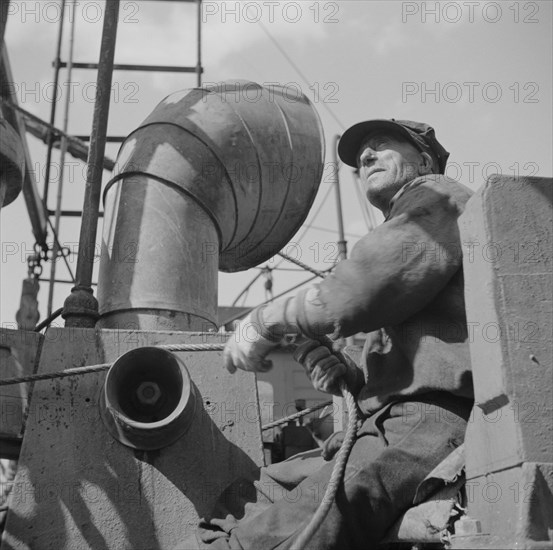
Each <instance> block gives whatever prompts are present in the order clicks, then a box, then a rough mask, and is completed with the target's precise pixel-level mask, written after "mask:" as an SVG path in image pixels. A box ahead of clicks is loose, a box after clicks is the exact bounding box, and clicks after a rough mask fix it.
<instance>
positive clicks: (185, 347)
mask: <svg viewBox="0 0 553 550" xmlns="http://www.w3.org/2000/svg"><path fill="white" fill-rule="evenodd" d="M156 347H157V348H161V349H165V350H167V351H221V350H223V349H224V347H225V345H224V344H164V345H160V346H156ZM111 365H112V363H101V364H99V365H90V366H88V367H75V368H73V369H67V370H63V371H58V372H49V373H44V374H31V375H29V376H17V377H15V378H6V379H4V380H0V386H10V385H12V384H22V383H24V382H37V381H39V380H54V379H56V378H65V377H66V376H75V375H81V374H90V373H93V372H101V371H104V370H108V369H109V368H110V367H111Z"/></svg>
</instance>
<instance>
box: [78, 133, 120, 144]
mask: <svg viewBox="0 0 553 550" xmlns="http://www.w3.org/2000/svg"><path fill="white" fill-rule="evenodd" d="M73 137H76V138H77V139H80V140H81V141H90V135H88V136H84V135H83V136H73ZM126 139H127V136H107V137H106V143H122V142H123V141H125V140H126Z"/></svg>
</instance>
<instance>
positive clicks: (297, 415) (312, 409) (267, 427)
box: [261, 401, 332, 431]
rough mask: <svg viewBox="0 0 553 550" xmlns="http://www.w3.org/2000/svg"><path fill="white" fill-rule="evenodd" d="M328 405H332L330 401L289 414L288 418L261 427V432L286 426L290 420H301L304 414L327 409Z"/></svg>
mask: <svg viewBox="0 0 553 550" xmlns="http://www.w3.org/2000/svg"><path fill="white" fill-rule="evenodd" d="M330 405H332V401H325V402H324V403H319V404H318V405H313V407H309V408H307V409H303V410H302V411H299V412H297V413H294V414H291V415H290V416H285V417H284V418H280V419H279V420H275V421H274V422H271V423H270V424H265V425H264V426H261V431H265V430H270V429H271V428H276V427H277V426H280V425H282V424H288V422H292V420H296V419H298V418H301V417H302V416H305V415H306V414H309V413H312V412H315V411H318V410H319V409H324V408H325V407H328V406H330Z"/></svg>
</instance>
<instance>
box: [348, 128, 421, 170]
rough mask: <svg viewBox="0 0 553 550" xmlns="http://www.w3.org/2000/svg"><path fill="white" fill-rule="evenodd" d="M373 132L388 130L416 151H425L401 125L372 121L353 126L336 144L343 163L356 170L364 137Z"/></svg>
mask: <svg viewBox="0 0 553 550" xmlns="http://www.w3.org/2000/svg"><path fill="white" fill-rule="evenodd" d="M375 130H388V131H391V132H396V133H400V134H401V135H403V136H405V137H406V138H407V139H408V140H409V141H410V142H411V143H412V144H413V145H414V146H415V147H416V148H417V149H419V150H420V151H426V150H427V149H426V148H423V147H422V146H421V144H420V143H419V142H418V141H417V140H416V139H415V138H414V137H413V136H412V135H411V133H410V132H409V131H408V130H407V129H406V128H405V127H404V126H402V125H401V124H397V123H396V122H393V121H392V120H387V119H374V120H367V121H365V122H359V123H358V124H354V125H353V126H352V127H351V128H348V129H347V130H346V131H345V133H344V134H343V135H342V137H341V138H340V141H339V142H338V155H340V158H341V159H342V161H343V162H345V163H346V164H347V165H349V166H353V168H357V155H358V154H359V149H360V148H361V145H362V144H363V140H364V139H365V137H366V136H367V135H368V134H370V133H372V132H374V131H375Z"/></svg>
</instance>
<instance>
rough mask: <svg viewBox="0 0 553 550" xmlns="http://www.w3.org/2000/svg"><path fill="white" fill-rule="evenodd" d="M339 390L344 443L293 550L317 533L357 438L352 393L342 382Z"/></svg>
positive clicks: (355, 406) (355, 405)
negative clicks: (344, 416) (344, 424)
mask: <svg viewBox="0 0 553 550" xmlns="http://www.w3.org/2000/svg"><path fill="white" fill-rule="evenodd" d="M340 389H341V391H342V396H343V398H344V399H345V400H346V404H347V407H348V428H347V430H346V435H345V437H344V442H343V443H342V446H341V447H340V450H339V451H338V454H337V456H336V462H335V463H334V468H333V469H332V474H331V476H330V481H329V482H328V485H327V487H326V491H325V494H324V496H323V499H322V501H321V504H320V505H319V507H318V508H317V511H316V512H315V514H314V515H313V517H312V518H311V521H310V522H309V523H308V524H307V526H306V527H305V529H304V530H303V531H302V532H301V533H300V534H299V536H298V538H297V539H296V543H295V545H294V547H295V548H297V549H298V550H299V549H303V548H305V547H306V545H307V543H308V542H309V540H310V539H311V537H312V536H313V534H314V533H315V531H317V529H318V528H319V527H320V526H321V524H322V523H323V521H324V519H325V517H326V515H327V514H328V511H329V510H330V507H331V506H332V503H333V502H334V498H335V497H336V492H337V491H338V485H339V483H340V481H341V480H342V477H343V475H344V470H345V468H346V463H347V460H348V457H349V453H350V451H351V449H352V447H353V444H354V443H355V439H356V436H357V423H358V421H359V417H358V413H357V403H356V402H355V398H354V397H353V395H352V393H351V392H350V391H349V390H348V389H347V387H346V384H345V382H344V381H341V382H340Z"/></svg>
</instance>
